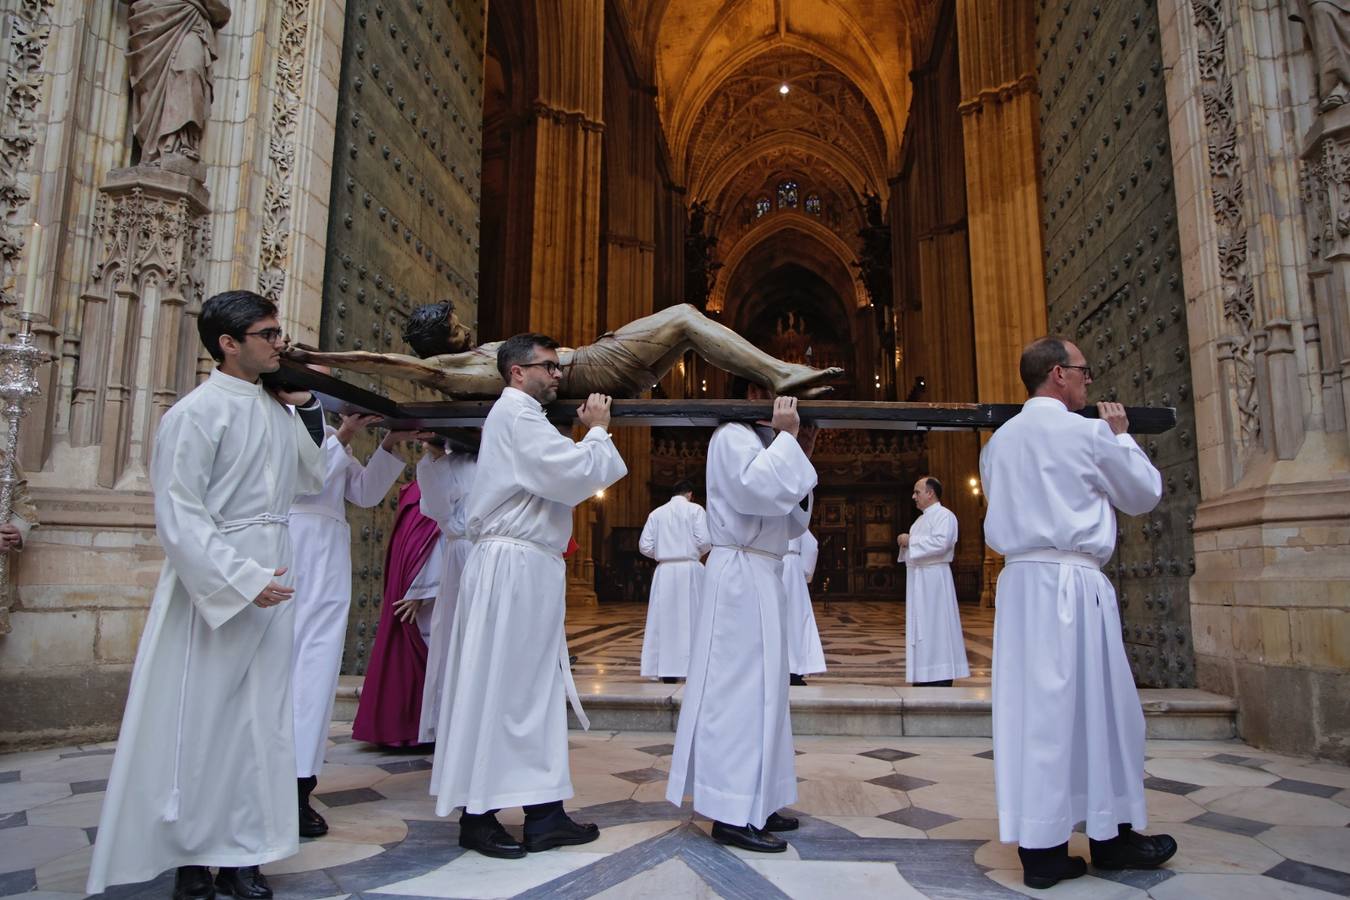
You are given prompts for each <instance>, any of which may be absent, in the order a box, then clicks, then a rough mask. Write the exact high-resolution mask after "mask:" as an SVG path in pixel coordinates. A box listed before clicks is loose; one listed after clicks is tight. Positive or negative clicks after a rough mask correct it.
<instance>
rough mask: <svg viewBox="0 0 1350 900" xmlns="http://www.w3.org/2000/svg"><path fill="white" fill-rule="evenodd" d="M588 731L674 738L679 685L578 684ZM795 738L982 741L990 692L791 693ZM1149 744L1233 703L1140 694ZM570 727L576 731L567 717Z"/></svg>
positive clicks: (868, 687)
mask: <svg viewBox="0 0 1350 900" xmlns="http://www.w3.org/2000/svg"><path fill="white" fill-rule="evenodd" d="M361 682H362V679H361V678H360V677H357V676H344V677H343V678H342V679H341V682H340V683H339V685H338V691H337V705H336V706H335V707H334V710H333V718H334V720H336V721H343V722H345V721H351V719H352V718H354V717H355V715H356V701H357V698H358V697H359V696H360V689H361ZM577 691H578V693H579V694H580V697H581V705H582V706H583V707H584V708H585V710H586V715H587V716H588V717H589V718H590V720H591V728H592V730H601V731H674V730H675V725H676V723H677V721H678V720H679V715H680V702H681V699H682V697H683V694H684V685H683V684H661V683H655V682H650V681H627V680H625V681H619V680H608V679H604V678H593V677H584V676H583V677H581V678H578V679H577ZM788 700H789V702H790V703H791V705H792V733H793V734H839V735H859V736H869V737H872V736H876V737H880V736H907V737H988V736H989V735H990V734H992V726H991V721H990V705H991V701H992V694H991V692H990V689H989V688H988V687H952V688H915V687H886V686H882V685H872V684H838V683H831V684H821V685H807V686H805V687H794V688H791V689H790V691H789V694H788ZM1139 701H1140V703H1141V704H1142V705H1143V707H1144V722H1145V725H1146V728H1147V733H1148V737H1149V738H1151V739H1154V740H1227V739H1229V738H1233V737H1236V736H1237V724H1236V717H1237V703H1236V702H1235V701H1234V700H1233V699H1232V698H1231V697H1224V696H1221V695H1219V694H1212V693H1210V692H1208V691H1201V690H1194V689H1156V690H1155V689H1150V688H1143V689H1141V690H1140V691H1139ZM568 724H569V727H571V728H579V727H580V726H579V725H578V723H577V720H576V717H575V716H574V715H573V714H572V711H571V710H570V709H569V710H568Z"/></svg>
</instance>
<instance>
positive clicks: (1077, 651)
mask: <svg viewBox="0 0 1350 900" xmlns="http://www.w3.org/2000/svg"><path fill="white" fill-rule="evenodd" d="M1020 374H1021V377H1022V383H1023V384H1024V385H1025V386H1026V389H1027V393H1028V394H1030V395H1031V398H1030V399H1029V400H1027V402H1026V404H1025V405H1024V406H1023V407H1022V411H1021V412H1020V413H1018V414H1017V415H1016V416H1014V417H1013V418H1012V419H1011V420H1009V421H1008V423H1007V424H1006V425H1004V426H1003V427H1001V428H1000V429H998V431H996V432H994V435H993V437H992V438H991V439H990V440H989V443H988V444H987V445H986V446H985V448H984V452H983V453H982V454H981V456H980V475H981V478H982V480H983V483H984V490H985V494H986V496H987V497H988V500H989V507H988V512H987V514H986V516H985V520H984V533H985V540H987V541H988V543H989V546H990V547H992V548H993V549H994V550H996V551H998V552H999V553H1002V554H1003V555H1004V556H1005V558H1006V559H1005V563H1006V564H1005V567H1004V569H1003V573H1002V574H1001V575H1000V576H999V579H998V592H997V595H996V601H995V602H996V605H997V611H996V612H995V616H994V679H993V681H994V685H993V688H994V705H993V713H994V716H993V717H994V779H995V789H996V793H997V797H998V820H999V837H1000V839H1001V840H1002V841H1004V842H1005V843H1014V842H1015V843H1016V844H1017V845H1018V850H1017V852H1018V855H1019V856H1020V857H1021V859H1022V870H1023V876H1022V877H1023V881H1024V882H1025V883H1026V885H1027V886H1028V887H1034V888H1046V887H1050V886H1051V885H1053V884H1055V883H1056V882H1059V881H1061V880H1063V879H1065V878H1077V877H1078V876H1080V875H1082V874H1083V873H1084V872H1085V871H1086V868H1087V867H1086V864H1085V863H1084V862H1083V860H1082V859H1081V858H1080V857H1076V856H1075V857H1070V856H1069V855H1068V840H1069V834H1070V832H1072V831H1073V828H1074V825H1075V824H1076V823H1078V822H1086V831H1087V835H1088V838H1089V839H1090V846H1091V852H1092V864H1093V865H1094V866H1096V867H1098V868H1101V869H1126V868H1155V867H1157V866H1160V865H1162V864H1163V863H1164V862H1166V861H1167V860H1168V859H1170V858H1171V856H1172V854H1174V853H1175V852H1176V850H1177V844H1176V841H1174V840H1173V839H1172V838H1171V837H1169V836H1167V835H1155V836H1152V837H1149V836H1145V835H1142V834H1139V833H1138V832H1136V831H1135V830H1134V829H1135V828H1143V827H1144V826H1145V825H1146V824H1147V813H1146V810H1145V805H1144V783H1143V782H1144V713H1143V710H1142V709H1141V708H1140V705H1139V693H1138V691H1137V690H1136V688H1135V684H1134V677H1133V675H1132V674H1131V672H1130V663H1129V660H1128V659H1127V658H1126V656H1125V646H1124V643H1123V641H1122V640H1121V636H1120V611H1119V609H1118V608H1117V606H1116V593H1115V590H1114V589H1113V588H1112V586H1111V582H1109V581H1107V579H1106V576H1105V575H1103V574H1102V572H1101V566H1102V564H1103V563H1105V562H1106V561H1107V560H1108V559H1109V558H1110V556H1111V553H1112V551H1113V550H1114V548H1115V544H1116V516H1115V512H1114V511H1113V509H1112V507H1114V508H1115V509H1119V510H1120V511H1121V512H1123V513H1125V514H1126V515H1132V516H1137V515H1143V514H1144V513H1146V512H1148V511H1149V510H1151V509H1153V507H1154V506H1156V505H1157V503H1158V500H1159V499H1160V498H1161V497H1162V476H1161V475H1160V474H1159V473H1158V470H1157V469H1156V468H1154V467H1153V464H1152V463H1151V462H1149V459H1148V457H1147V456H1146V455H1145V454H1144V451H1142V450H1141V449H1139V445H1138V444H1136V443H1135V442H1134V439H1133V438H1131V437H1130V436H1129V435H1128V434H1126V431H1127V429H1128V428H1129V422H1128V421H1127V419H1126V417H1125V409H1124V407H1122V406H1121V405H1120V404H1118V403H1099V404H1098V405H1097V409H1098V415H1099V416H1100V418H1098V419H1095V420H1094V419H1089V418H1085V417H1083V416H1080V415H1077V414H1076V411H1077V410H1079V409H1082V408H1083V407H1084V406H1086V405H1087V386H1088V385H1089V384H1091V383H1092V370H1091V368H1090V367H1089V366H1088V365H1087V361H1086V360H1085V359H1084V358H1083V354H1082V352H1081V351H1080V350H1079V349H1078V348H1077V347H1076V346H1074V345H1073V344H1072V343H1070V342H1069V341H1067V340H1065V339H1063V338H1059V337H1045V338H1041V339H1039V340H1037V341H1033V342H1032V343H1031V344H1028V345H1027V347H1026V348H1025V349H1024V350H1023V351H1022V360H1021V364H1020Z"/></svg>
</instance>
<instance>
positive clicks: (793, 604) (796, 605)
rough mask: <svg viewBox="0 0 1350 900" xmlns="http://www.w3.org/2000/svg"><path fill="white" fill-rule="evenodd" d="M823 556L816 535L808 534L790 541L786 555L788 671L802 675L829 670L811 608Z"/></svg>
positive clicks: (785, 588)
mask: <svg viewBox="0 0 1350 900" xmlns="http://www.w3.org/2000/svg"><path fill="white" fill-rule="evenodd" d="M819 555H820V544H819V542H817V541H816V536H815V535H814V534H812V533H811V532H809V531H804V532H802V533H801V534H800V535H798V536H797V537H795V538H793V539H792V540H790V541H788V548H787V553H786V554H784V556H783V590H784V591H785V592H786V594H787V606H786V609H785V612H784V616H785V618H786V626H787V642H788V671H789V672H794V673H796V674H798V675H813V674H816V673H818V672H824V671H825V649H824V648H823V647H822V646H821V645H820V630H819V629H818V628H816V611H815V610H814V609H812V608H811V589H810V588H809V587H807V585H809V584H810V583H811V579H812V577H814V576H815V574H816V558H817V557H818V556H819Z"/></svg>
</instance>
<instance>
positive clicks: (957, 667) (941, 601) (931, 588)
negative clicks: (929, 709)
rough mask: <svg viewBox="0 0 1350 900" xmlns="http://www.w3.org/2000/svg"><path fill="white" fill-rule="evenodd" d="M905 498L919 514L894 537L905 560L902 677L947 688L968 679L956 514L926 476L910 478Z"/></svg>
mask: <svg viewBox="0 0 1350 900" xmlns="http://www.w3.org/2000/svg"><path fill="white" fill-rule="evenodd" d="M911 496H913V498H914V505H915V506H917V507H918V508H919V512H920V513H922V515H920V516H919V518H918V520H917V521H915V523H914V524H913V525H912V526H911V527H910V529H909V531H907V532H905V533H904V534H902V535H900V536H899V537H897V538H896V539H895V542H896V543H897V544H899V545H900V562H902V563H904V564H905V680H906V681H908V682H909V683H910V684H912V685H914V686H915V687H951V686H952V679H954V678H969V677H970V665H969V663H967V661H966V641H965V637H964V636H963V635H962V634H961V613H960V611H959V610H958V609H957V607H956V585H955V583H953V581H952V556H953V555H954V554H955V553H956V514H955V513H953V512H952V511H951V510H950V509H948V508H947V507H945V506H943V505H942V482H940V481H938V480H937V479H936V478H934V477H933V476H931V475H926V476H924V477H923V478H920V479H919V480H918V481H916V482H914V493H913V494H912V495H911Z"/></svg>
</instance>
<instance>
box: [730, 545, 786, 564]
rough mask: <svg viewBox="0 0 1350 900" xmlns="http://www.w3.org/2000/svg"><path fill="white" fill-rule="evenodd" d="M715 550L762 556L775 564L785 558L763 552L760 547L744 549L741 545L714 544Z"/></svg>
mask: <svg viewBox="0 0 1350 900" xmlns="http://www.w3.org/2000/svg"><path fill="white" fill-rule="evenodd" d="M713 549H714V550H732V551H735V552H737V553H749V554H750V555H751V556H762V557H764V558H765V559H771V560H773V561H774V562H782V561H783V557H781V556H779V555H778V554H777V553H770V552H769V551H768V550H761V549H760V548H758V547H743V546H741V545H740V544H713Z"/></svg>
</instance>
